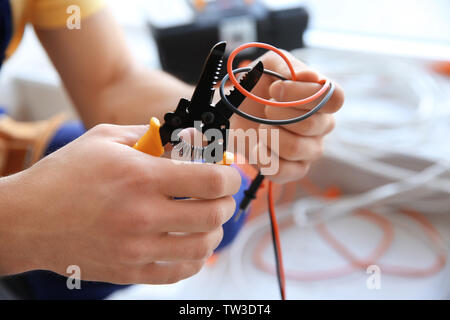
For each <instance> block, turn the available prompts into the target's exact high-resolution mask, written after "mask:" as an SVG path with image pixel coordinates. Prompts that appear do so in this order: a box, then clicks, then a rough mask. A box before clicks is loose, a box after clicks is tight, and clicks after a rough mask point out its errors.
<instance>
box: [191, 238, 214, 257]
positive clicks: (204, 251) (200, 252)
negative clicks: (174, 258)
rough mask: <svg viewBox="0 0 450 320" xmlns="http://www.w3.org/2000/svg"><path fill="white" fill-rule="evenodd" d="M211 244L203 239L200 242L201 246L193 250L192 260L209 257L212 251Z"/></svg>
mask: <svg viewBox="0 0 450 320" xmlns="http://www.w3.org/2000/svg"><path fill="white" fill-rule="evenodd" d="M209 247H210V245H209V242H208V240H206V239H203V240H202V241H200V242H199V244H198V245H197V246H196V247H195V249H194V250H193V256H192V258H193V259H194V260H201V259H204V258H206V257H208V256H209V253H210V252H211V249H210V248H209Z"/></svg>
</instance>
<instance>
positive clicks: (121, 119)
mask: <svg viewBox="0 0 450 320" xmlns="http://www.w3.org/2000/svg"><path fill="white" fill-rule="evenodd" d="M192 91H193V88H192V87H191V86H189V85H187V84H185V83H183V82H181V81H180V80H178V79H176V78H174V77H172V76H171V75H169V74H167V73H165V72H163V71H159V70H148V69H144V70H138V69H137V68H136V70H133V71H131V72H128V73H127V74H125V75H123V76H122V77H120V78H119V79H118V80H117V81H115V82H112V83H110V84H109V85H108V86H106V87H105V88H103V89H101V90H99V91H98V92H97V93H96V94H95V95H94V96H93V97H91V98H90V99H87V101H86V102H85V103H87V104H88V107H87V108H86V107H83V108H78V110H79V111H80V115H81V117H82V119H83V121H84V123H85V124H86V126H87V127H92V126H94V125H95V124H98V123H113V124H145V123H147V122H148V121H149V119H150V117H153V116H154V117H157V118H159V119H161V120H162V119H163V117H164V114H165V113H166V112H168V111H172V110H175V108H176V106H177V104H178V101H179V99H180V98H181V97H185V98H189V97H190V96H191V94H192Z"/></svg>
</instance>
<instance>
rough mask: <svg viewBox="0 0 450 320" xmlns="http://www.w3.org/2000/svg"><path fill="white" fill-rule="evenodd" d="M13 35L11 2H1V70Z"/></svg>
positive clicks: (1, 0)
mask: <svg viewBox="0 0 450 320" xmlns="http://www.w3.org/2000/svg"><path fill="white" fill-rule="evenodd" d="M12 34H13V21H12V13H11V6H10V4H9V0H0V68H1V66H2V63H3V60H4V59H5V52H6V49H7V48H8V45H9V42H10V41H11V38H12Z"/></svg>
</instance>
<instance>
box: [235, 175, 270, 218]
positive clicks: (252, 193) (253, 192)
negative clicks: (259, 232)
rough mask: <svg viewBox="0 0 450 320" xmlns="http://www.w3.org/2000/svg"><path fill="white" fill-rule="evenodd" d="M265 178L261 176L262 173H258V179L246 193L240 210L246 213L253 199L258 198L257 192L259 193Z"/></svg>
mask: <svg viewBox="0 0 450 320" xmlns="http://www.w3.org/2000/svg"><path fill="white" fill-rule="evenodd" d="M264 178H265V176H264V175H263V174H261V172H259V173H258V175H257V176H256V178H255V179H254V180H253V181H252V183H251V185H250V187H249V188H248V189H247V190H245V191H244V194H245V197H244V199H243V200H242V202H241V204H240V206H239V209H241V210H243V211H245V210H247V208H248V206H249V204H250V202H252V201H253V199H255V198H256V192H257V191H258V189H259V187H260V186H261V184H262V182H263V181H264Z"/></svg>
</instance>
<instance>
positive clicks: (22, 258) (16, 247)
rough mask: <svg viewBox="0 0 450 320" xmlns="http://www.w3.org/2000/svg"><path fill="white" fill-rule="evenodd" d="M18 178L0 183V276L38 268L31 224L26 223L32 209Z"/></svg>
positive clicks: (12, 177) (24, 186) (10, 177)
mask: <svg viewBox="0 0 450 320" xmlns="http://www.w3.org/2000/svg"><path fill="white" fill-rule="evenodd" d="M21 175H22V173H19V174H15V175H12V176H9V177H5V178H1V179H0V275H8V274H18V273H22V272H26V271H30V270H34V269H40V268H41V266H40V263H39V262H38V257H39V256H38V252H37V251H36V250H35V248H34V246H35V244H36V243H35V239H33V237H32V234H33V232H32V222H31V223H30V222H29V221H27V220H28V217H29V216H31V214H32V212H33V211H35V210H36V208H33V207H34V206H35V205H34V203H33V201H31V199H30V198H31V197H30V198H29V197H28V195H29V192H27V190H26V189H27V187H28V184H26V183H22V182H21V179H22V177H21ZM30 227H31V228H30Z"/></svg>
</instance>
